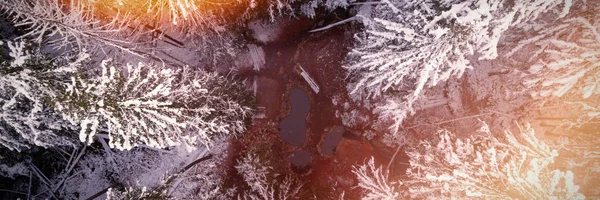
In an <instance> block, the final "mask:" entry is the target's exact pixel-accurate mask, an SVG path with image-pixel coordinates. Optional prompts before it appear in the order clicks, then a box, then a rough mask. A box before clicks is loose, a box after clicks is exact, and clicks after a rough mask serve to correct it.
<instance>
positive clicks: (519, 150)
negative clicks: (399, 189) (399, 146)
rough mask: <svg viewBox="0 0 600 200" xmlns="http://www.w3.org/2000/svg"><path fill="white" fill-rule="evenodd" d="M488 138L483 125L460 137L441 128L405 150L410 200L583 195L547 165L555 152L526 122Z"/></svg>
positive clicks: (565, 176)
mask: <svg viewBox="0 0 600 200" xmlns="http://www.w3.org/2000/svg"><path fill="white" fill-rule="evenodd" d="M519 128H520V129H521V132H520V133H518V134H513V133H512V132H510V131H505V132H504V134H502V135H501V136H500V137H493V136H492V135H491V133H490V132H489V128H487V125H485V124H484V126H483V127H482V128H481V129H480V133H477V134H474V135H471V136H470V137H469V138H467V139H466V140H461V139H459V138H456V136H455V135H453V134H452V133H450V132H448V131H445V130H441V131H439V132H438V137H439V138H437V139H436V140H434V141H421V143H420V144H418V145H416V146H414V147H412V148H411V149H410V150H408V151H407V155H408V156H409V157H410V168H409V170H408V171H407V175H408V179H409V180H407V181H405V184H406V185H407V187H408V193H409V194H410V197H411V198H442V199H447V198H458V199H463V198H483V199H506V198H507V197H510V198H519V199H584V196H583V195H582V194H581V193H579V192H578V190H579V186H577V185H574V183H573V176H574V175H573V173H572V172H571V171H561V170H559V169H552V167H551V164H552V163H553V162H554V161H555V160H556V159H557V156H558V153H557V151H556V150H552V149H550V148H549V147H548V145H546V144H545V143H544V142H542V141H539V140H538V139H536V138H535V136H534V131H533V129H531V128H530V127H529V126H526V127H519Z"/></svg>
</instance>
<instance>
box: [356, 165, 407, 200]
mask: <svg viewBox="0 0 600 200" xmlns="http://www.w3.org/2000/svg"><path fill="white" fill-rule="evenodd" d="M352 173H354V174H355V175H356V177H357V179H358V186H360V187H361V188H363V189H365V190H367V191H368V193H367V194H366V196H364V197H363V198H362V199H364V200H375V199H384V200H394V199H399V198H400V197H401V195H400V193H399V187H397V186H394V183H391V182H390V181H389V179H388V172H387V171H384V169H382V168H381V167H376V166H375V160H374V159H373V158H371V160H369V162H368V163H365V164H364V165H360V166H358V167H356V166H355V167H353V169H352Z"/></svg>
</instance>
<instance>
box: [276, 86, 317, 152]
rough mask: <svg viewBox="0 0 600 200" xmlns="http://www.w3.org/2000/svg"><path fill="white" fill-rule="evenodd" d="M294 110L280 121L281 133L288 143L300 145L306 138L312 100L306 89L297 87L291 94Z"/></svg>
mask: <svg viewBox="0 0 600 200" xmlns="http://www.w3.org/2000/svg"><path fill="white" fill-rule="evenodd" d="M290 104H291V107H292V111H291V112H290V114H289V115H288V116H286V117H285V118H283V120H281V122H280V123H279V134H280V135H281V138H282V139H283V141H285V142H286V143H288V144H290V145H293V146H300V145H302V144H304V141H305V140H306V116H307V115H308V112H309V111H310V100H309V98H308V94H307V93H306V91H304V90H302V89H298V88H295V89H294V90H292V93H291V94H290Z"/></svg>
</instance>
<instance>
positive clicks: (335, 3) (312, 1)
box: [300, 0, 355, 18]
mask: <svg viewBox="0 0 600 200" xmlns="http://www.w3.org/2000/svg"><path fill="white" fill-rule="evenodd" d="M352 2H355V0H309V1H306V2H303V3H302V5H300V13H301V14H302V15H304V16H307V17H309V18H314V17H315V16H316V9H317V8H319V7H324V8H325V9H327V10H328V11H333V10H335V9H338V8H342V9H346V8H348V6H350V3H352Z"/></svg>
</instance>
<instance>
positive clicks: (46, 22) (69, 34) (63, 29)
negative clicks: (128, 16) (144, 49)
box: [0, 0, 136, 54]
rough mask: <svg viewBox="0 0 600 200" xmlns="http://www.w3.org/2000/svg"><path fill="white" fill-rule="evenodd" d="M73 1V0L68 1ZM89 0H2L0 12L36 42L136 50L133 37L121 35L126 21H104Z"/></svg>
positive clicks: (94, 49) (95, 49) (61, 46)
mask: <svg viewBox="0 0 600 200" xmlns="http://www.w3.org/2000/svg"><path fill="white" fill-rule="evenodd" d="M69 2H70V3H69ZM85 2H87V1H59V0H43V1H27V0H4V1H0V12H3V13H5V14H7V15H8V16H10V17H11V20H12V22H13V23H14V24H15V26H16V27H23V28H25V30H26V33H25V34H24V35H22V36H20V38H33V42H35V43H37V44H46V43H48V44H50V45H51V47H53V48H55V49H62V50H67V49H70V48H75V49H77V50H79V51H80V52H82V53H83V52H84V50H85V49H87V50H89V51H91V52H102V51H103V50H104V49H106V48H107V47H111V48H115V49H118V50H122V51H125V52H128V53H133V54H136V53H134V52H133V51H132V50H133V49H134V46H133V44H132V43H131V42H129V41H131V39H128V40H123V39H120V38H121V37H120V33H121V32H123V31H125V30H127V22H126V21H118V20H117V19H118V18H120V17H118V16H113V17H111V18H110V19H113V20H112V21H108V22H101V21H100V20H98V19H96V18H95V17H97V16H96V15H97V13H95V12H94V9H93V8H91V7H89V6H88V5H86V3H85Z"/></svg>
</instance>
